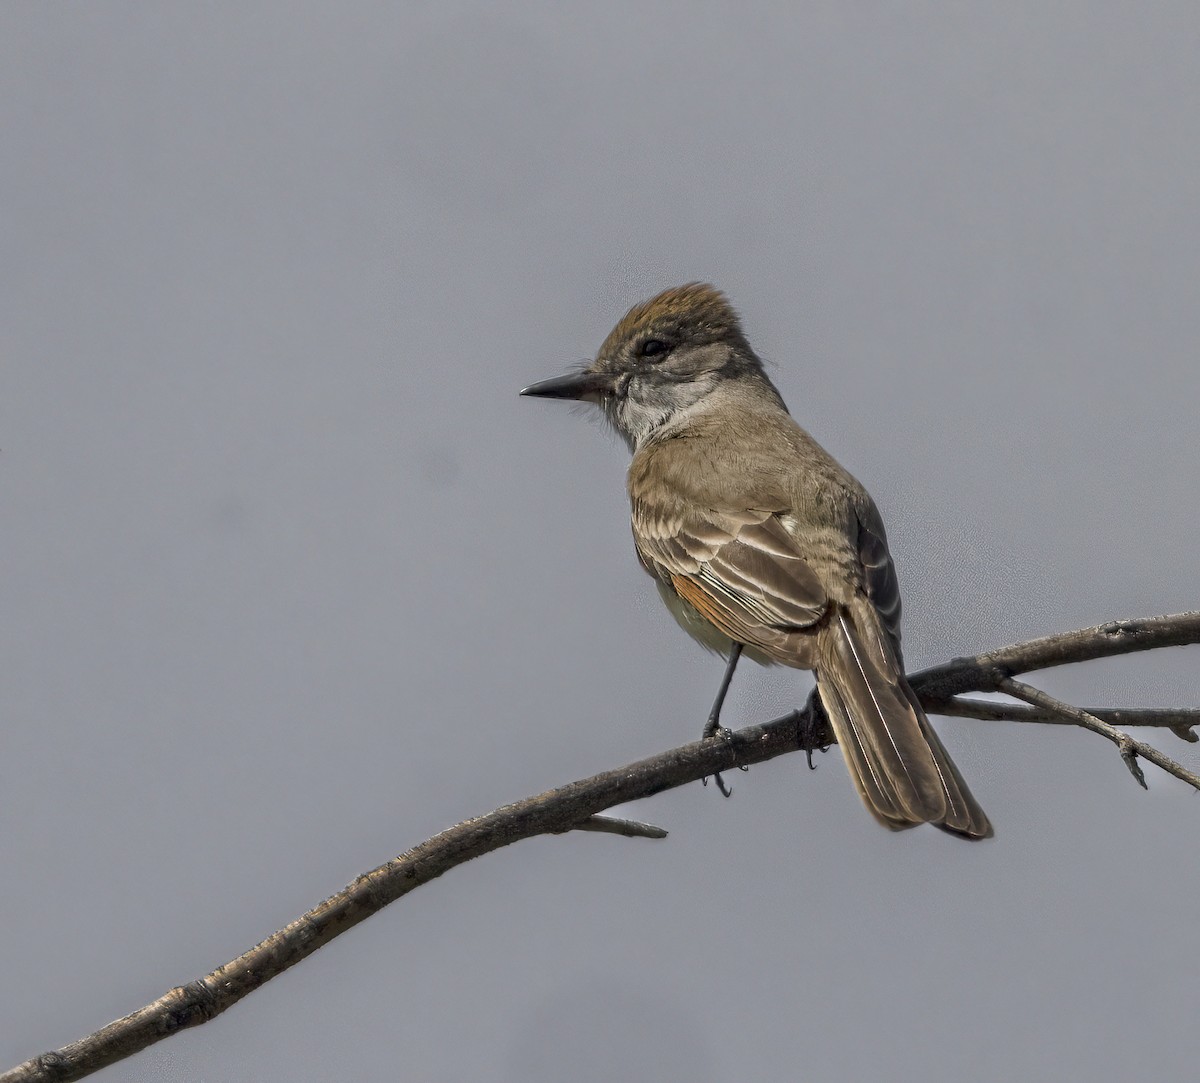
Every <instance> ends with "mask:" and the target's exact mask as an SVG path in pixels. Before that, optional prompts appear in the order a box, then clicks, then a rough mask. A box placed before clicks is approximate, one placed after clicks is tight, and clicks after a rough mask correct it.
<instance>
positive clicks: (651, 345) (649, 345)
mask: <svg viewBox="0 0 1200 1083" xmlns="http://www.w3.org/2000/svg"><path fill="white" fill-rule="evenodd" d="M666 352H667V344H666V343H665V342H663V340H662V339H661V338H648V339H646V341H645V342H643V343H642V346H641V349H640V350H638V353H640V354H641V355H642V356H643V357H655V356H656V355H658V354H661V353H666Z"/></svg>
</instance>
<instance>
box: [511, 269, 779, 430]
mask: <svg viewBox="0 0 1200 1083" xmlns="http://www.w3.org/2000/svg"><path fill="white" fill-rule="evenodd" d="M746 379H749V380H754V381H755V382H757V383H759V384H763V385H765V386H766V387H768V388H771V385H770V382H769V381H768V380H767V378H766V375H765V374H764V373H763V369H762V362H761V361H759V359H758V358H757V357H756V356H755V354H754V351H753V350H751V349H750V344H749V343H748V342H747V341H746V336H745V335H744V334H743V333H742V325H741V321H740V320H739V319H738V315H737V313H736V312H735V311H734V309H733V306H732V305H731V304H730V303H729V300H728V298H727V297H726V296H725V295H724V294H723V293H721V291H720V290H718V289H716V288H714V287H713V286H709V285H707V284H705V283H703V282H690V283H688V284H687V285H686V286H676V287H674V288H672V289H669V290H665V291H663V292H662V293H660V294H658V296H657V297H652V298H650V300H649V301H643V302H642V303H641V304H639V305H634V307H633V308H631V309H630V310H629V311H628V312H627V313H626V314H625V315H624V316H623V317H622V318H621V321H620V322H619V323H618V324H617V326H616V327H614V328H613V329H612V331H610V332H609V335H608V337H607V338H606V339H605V340H604V345H603V346H601V347H600V352H599V353H598V354H597V355H596V359H595V360H594V361H591V362H589V363H588V364H587V365H586V367H584V368H583V369H582V370H580V371H579V372H573V373H570V374H569V375H566V376H558V377H555V378H554V379H552V380H543V381H542V382H541V383H536V384H532V385H530V386H529V387H526V388H524V389H523V390H522V391H521V394H522V395H536V396H539V397H542V398H556V399H580V400H583V401H585V402H592V403H595V404H596V405H597V406H599V407H600V408H601V409H602V410H603V411H604V414H605V416H606V417H607V418H608V420H609V421H610V422H611V423H612V425H613V427H614V428H615V429H616V430H617V432H619V433H620V434H621V436H622V437H623V438H624V439H625V441H626V442H627V443H628V444H629V446H630V447H631V448H637V447H639V446H641V444H642V443H643V442H644V441H645V440H647V439H648V438H649V437H650V436H652V435H653V434H654V433H655V432H657V431H658V430H659V429H661V428H662V427H663V426H664V425H665V424H667V423H669V422H670V421H671V420H672V419H673V418H676V417H678V416H679V415H680V414H681V413H682V412H683V411H685V410H687V409H689V408H690V407H693V406H695V405H697V404H698V403H700V402H701V401H702V400H704V399H706V398H707V397H708V396H709V395H711V394H712V393H713V391H715V390H717V389H718V388H719V387H721V386H723V385H726V384H727V383H728V382H729V381H735V380H746ZM771 393H772V394H774V388H771Z"/></svg>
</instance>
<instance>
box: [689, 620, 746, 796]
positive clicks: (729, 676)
mask: <svg viewBox="0 0 1200 1083" xmlns="http://www.w3.org/2000/svg"><path fill="white" fill-rule="evenodd" d="M741 656H742V644H741V643H735V644H734V645H733V647H732V648H731V649H730V651H729V664H728V665H727V666H726V667H725V676H724V677H722V678H721V687H720V688H719V689H717V698H716V700H714V701H713V705H712V710H711V711H709V712H708V721H707V722H705V723H704V732H703V733H702V734H701V735H700V737H701V740H706V739H707V738H709V737H717V736H721V737H724V738H725V739H726V740H727V741H732V740H733V734H732V733H731V732H730V731H729V730H727V729H726V728H725V727H724V726H722V725H721V707H722V705H723V704H724V703H725V694H726V693H727V692H728V691H729V682H730V681H732V680H733V671H734V670H735V669H737V664H738V659H739V658H741ZM742 770H743V771H746V770H748V768H746V767H743V768H742ZM704 781H705V782H708V779H705V780H704ZM713 782H715V783H716V784H717V789H718V790H720V791H721V794H722V795H723V796H725V797H728V796H729V795H730V794H731V793H733V790H731V789H730V788H729V786H728V785H727V784H726V782H725V780H724V779H723V778H722V777H721V772H720V771H718V772H717V773H716V774H715V775H713Z"/></svg>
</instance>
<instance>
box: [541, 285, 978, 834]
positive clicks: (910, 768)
mask: <svg viewBox="0 0 1200 1083" xmlns="http://www.w3.org/2000/svg"><path fill="white" fill-rule="evenodd" d="M521 394H522V395H537V396H541V397H545V398H558V399H581V400H583V401H586V402H591V403H595V404H596V405H597V406H599V407H600V408H601V410H603V412H604V414H605V416H606V417H607V419H608V420H609V422H611V424H612V426H613V427H614V428H615V429H616V430H617V432H619V433H620V434H621V436H622V437H623V438H624V439H625V442H626V443H627V444H628V445H629V447H630V450H631V451H632V452H633V462H632V463H631V465H630V467H629V478H628V488H629V501H630V504H631V506H632V513H633V514H632V519H633V540H634V544H635V545H636V546H637V554H638V559H639V560H640V561H641V563H642V567H644V568H645V569H646V571H647V572H649V573H650V575H652V576H653V577H654V580H655V582H656V584H657V585H658V590H659V593H660V594H661V595H662V598H663V601H665V602H666V604H667V607H668V608H669V609H670V610H671V612H672V614H674V616H675V618H676V620H678V621H679V623H680V624H681V625H682V626H683V628H684V629H685V630H686V631H687V632H688V633H689V634H691V635H692V636H693V637H694V638H695V639H697V640H699V641H700V643H702V644H703V645H704V646H706V647H708V648H710V649H712V650H715V651H718V652H721V653H723V654H724V655H725V656H726V657H727V658H728V667H727V669H726V671H725V678H724V680H723V681H722V684H721V688H720V691H719V693H718V695H717V700H716V702H715V703H714V704H713V710H712V713H711V714H710V716H709V720H708V725H707V726H706V727H705V730H704V735H705V736H706V737H711V736H712V735H714V734H715V733H718V732H723V731H722V730H721V727H720V721H719V720H720V709H721V704H722V702H723V700H724V697H725V692H726V690H727V689H728V687H729V681H730V678H731V677H732V676H733V670H734V668H735V667H736V665H737V661H738V658H739V657H740V656H741V654H742V653H743V651H744V652H745V653H746V654H747V655H748V656H749V657H751V658H753V659H754V660H755V661H757V662H761V663H763V664H765V665H770V664H773V663H782V664H783V665H787V666H795V667H797V668H799V669H811V670H815V671H816V680H817V691H818V694H819V695H820V697H821V703H822V705H823V706H824V708H825V713H826V714H827V715H828V716H829V721H830V723H831V724H832V726H833V732H834V734H835V735H836V737H837V742H838V744H839V745H840V746H841V749H842V754H843V756H844V757H845V760H846V766H847V768H848V769H849V771H850V777H851V778H852V779H853V780H854V784H855V786H856V787H857V789H858V792H859V794H860V795H861V797H862V799H863V801H864V802H865V804H866V806H867V808H868V809H870V810H871V812H872V813H873V814H874V815H875V817H876V818H877V819H878V820H879V821H880V822H881V823H882V824H884V825H885V826H886V827H889V828H892V829H893V830H900V829H902V828H906V827H912V826H914V825H916V824H921V823H932V824H936V825H937V826H938V827H940V828H942V829H944V830H946V831H949V832H951V833H953V834H956V835H960V836H962V837H964V838H969V839H982V838H987V837H988V836H990V835H991V834H992V826H991V824H990V823H989V822H988V818H987V816H986V815H985V814H984V811H983V809H982V808H980V807H979V804H978V802H977V801H976V800H975V798H974V797H972V796H971V792H970V790H968V789H967V785H966V783H965V782H964V781H963V779H962V776H961V775H960V774H959V773H958V769H957V768H956V767H955V766H954V763H953V761H952V760H951V759H950V756H949V755H948V754H947V752H946V749H945V748H944V747H943V745H942V742H941V741H940V740H938V736H937V734H936V733H934V731H933V727H932V726H931V725H930V724H929V719H928V718H926V717H925V712H924V711H923V710H922V709H921V705H920V703H919V702H918V700H917V697H916V695H915V694H914V692H913V690H912V689H911V688H910V687H909V684H908V681H907V680H905V677H904V668H903V663H902V661H901V654H900V591H899V587H898V585H897V582H896V571H895V568H894V566H893V564H892V558H891V555H890V554H889V553H888V546H887V536H886V534H885V533H884V529H883V521H882V520H881V519H880V516H879V512H878V510H877V509H876V507H875V504H874V502H873V501H872V500H871V498H870V496H868V495H867V492H866V490H865V489H864V488H863V487H862V486H861V485H860V484H859V483H858V482H857V481H855V479H854V478H853V477H851V476H850V474H849V473H847V472H846V470H844V469H843V468H842V467H841V466H840V465H839V464H838V463H837V462H836V461H835V460H834V458H833V457H832V456H831V455H830V454H829V453H828V452H827V451H825V449H824V448H822V447H821V446H820V445H819V444H818V443H817V442H816V441H815V440H814V439H813V438H812V437H811V436H809V434H808V433H807V432H805V431H804V430H803V429H802V428H800V426H799V425H797V424H796V422H795V421H794V420H792V417H791V415H790V414H789V413H788V411H787V407H786V406H785V405H784V403H783V399H782V398H781V397H780V395H779V392H778V391H777V390H776V389H775V385H774V384H772V383H771V381H770V379H769V378H768V377H767V374H766V373H765V372H764V371H763V365H762V362H761V361H760V360H759V358H758V357H757V355H756V354H755V353H754V351H753V350H752V349H751V348H750V344H749V342H747V341H746V336H745V334H744V333H743V332H742V326H741V322H740V321H739V319H738V316H737V313H736V312H735V311H734V310H733V307H732V306H731V305H730V303H729V301H728V300H727V299H726V297H725V295H724V294H722V293H721V292H720V291H718V290H716V289H714V288H713V287H712V286H709V285H705V284H702V283H691V284H689V285H686V286H679V287H677V288H675V289H670V290H666V291H665V292H663V293H660V294H659V295H658V296H657V297H654V298H652V299H651V300H649V301H646V302H644V303H643V304H640V305H636V306H635V307H633V308H632V309H630V310H629V312H628V313H627V314H626V315H625V317H624V318H623V319H622V320H621V322H620V323H618V324H617V326H616V327H614V328H613V330H612V332H611V333H610V334H609V336H608V338H606V339H605V340H604V345H603V346H601V347H600V353H599V354H598V355H597V357H596V359H595V361H593V362H591V363H590V364H589V365H588V366H587V367H586V368H585V369H583V371H581V372H576V373H572V374H570V375H567V376H560V377H558V378H556V379H552V380H544V381H542V382H541V383H536V384H533V385H532V386H530V387H527V388H525V389H524V390H523V391H522V392H521Z"/></svg>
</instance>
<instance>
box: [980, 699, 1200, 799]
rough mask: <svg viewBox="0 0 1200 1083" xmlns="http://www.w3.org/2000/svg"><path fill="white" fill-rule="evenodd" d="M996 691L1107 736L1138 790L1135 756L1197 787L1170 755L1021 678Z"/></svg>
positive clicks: (1142, 780)
mask: <svg viewBox="0 0 1200 1083" xmlns="http://www.w3.org/2000/svg"><path fill="white" fill-rule="evenodd" d="M998 690H999V691H1001V692H1005V693H1007V694H1008V695H1010V696H1012V697H1013V698H1014V699H1019V700H1024V701H1025V702H1026V703H1029V704H1032V705H1033V706H1035V707H1041V708H1042V709H1043V710H1045V711H1050V712H1053V713H1054V714H1058V715H1061V716H1062V717H1063V718H1065V719H1067V720H1068V721H1070V722H1073V723H1074V724H1075V725H1076V726H1082V727H1083V728H1084V729H1088V730H1091V731H1092V732H1093V733H1098V734H1100V736H1102V737H1107V738H1108V739H1109V740H1110V741H1112V743H1113V744H1115V745H1116V746H1117V748H1118V750H1119V751H1120V753H1121V759H1123V760H1124V761H1125V766H1126V767H1128V768H1129V772H1130V774H1132V775H1133V777H1134V778H1135V779H1137V781H1138V783H1139V784H1140V785H1141V787H1142V789H1148V788H1149V787H1148V786H1147V785H1146V776H1145V775H1144V774H1143V773H1142V769H1141V767H1140V766H1139V765H1138V762H1137V757H1138V756H1141V757H1142V758H1143V759H1146V760H1149V761H1150V762H1151V763H1152V764H1154V765H1155V766H1156V767H1161V768H1162V769H1163V770H1164V771H1166V772H1167V773H1168V774H1171V775H1174V776H1175V777H1176V778H1178V779H1181V780H1182V781H1184V782H1186V783H1187V784H1188V785H1189V786H1191V787H1192V788H1193V789H1195V790H1200V775H1197V774H1196V773H1195V772H1193V771H1189V770H1188V769H1187V768H1186V767H1184V766H1183V765H1182V764H1180V763H1176V762H1175V761H1174V760H1173V759H1171V757H1170V756H1166V755H1164V754H1163V753H1161V752H1159V750H1158V749H1157V748H1154V747H1153V746H1152V745H1148V744H1146V743H1145V742H1143V741H1135V740H1134V739H1133V738H1132V737H1130V736H1129V734H1128V733H1126V732H1124V730H1119V729H1117V727H1116V726H1113V725H1110V724H1109V723H1108V722H1105V721H1104V720H1103V719H1100V718H1097V717H1096V716H1095V715H1094V714H1091V713H1089V712H1088V711H1084V710H1081V709H1080V708H1078V707H1073V706H1072V705H1071V704H1069V703H1064V702H1063V701H1062V700H1060V699H1055V698H1054V697H1053V696H1051V695H1049V694H1048V693H1046V692H1043V691H1042V690H1041V689H1040V688H1034V687H1033V686H1032V685H1029V684H1026V683H1025V682H1024V681H1015V680H1013V679H1012V678H1011V677H1006V678H1005V679H1004V680H1002V681H1000V682H999V688H998Z"/></svg>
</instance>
